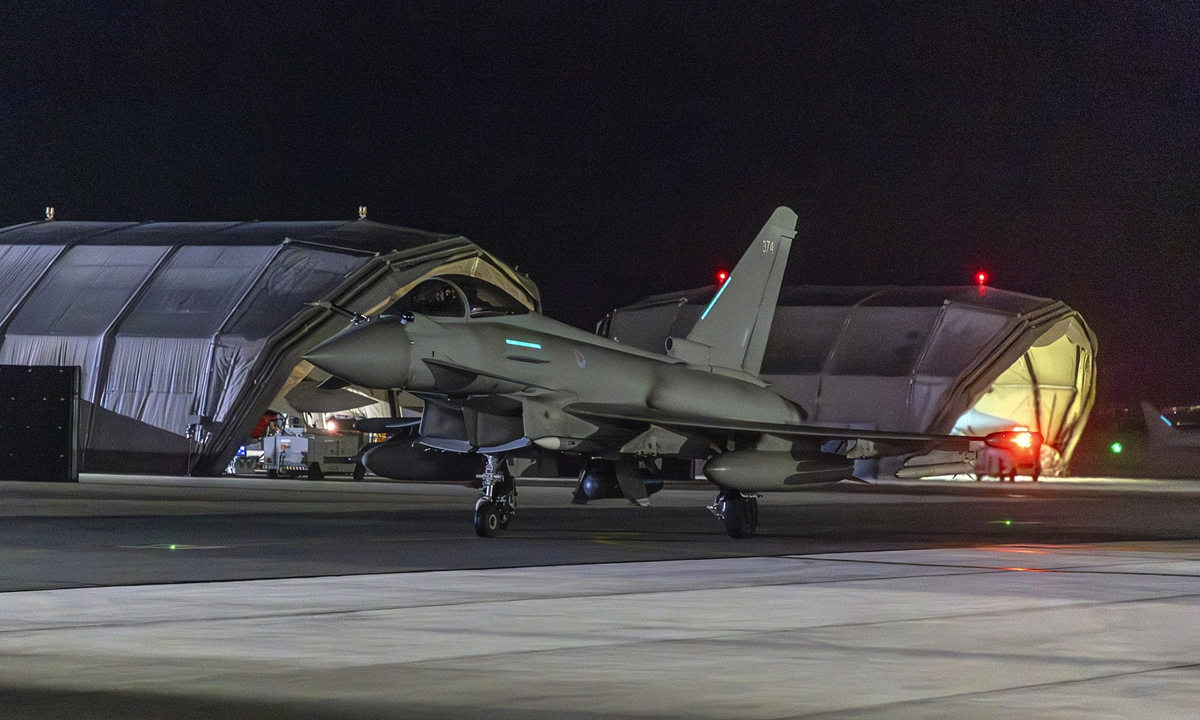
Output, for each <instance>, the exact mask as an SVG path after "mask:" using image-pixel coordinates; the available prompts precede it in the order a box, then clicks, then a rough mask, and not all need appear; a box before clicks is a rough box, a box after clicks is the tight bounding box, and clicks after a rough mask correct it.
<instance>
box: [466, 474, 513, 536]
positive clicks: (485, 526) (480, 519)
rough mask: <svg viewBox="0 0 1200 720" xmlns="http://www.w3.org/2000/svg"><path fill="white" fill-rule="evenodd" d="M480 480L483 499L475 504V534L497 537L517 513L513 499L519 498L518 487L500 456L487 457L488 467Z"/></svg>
mask: <svg viewBox="0 0 1200 720" xmlns="http://www.w3.org/2000/svg"><path fill="white" fill-rule="evenodd" d="M479 479H480V480H481V481H482V482H483V486H482V488H480V494H482V495H483V497H481V498H479V500H478V501H477V502H476V503H475V534H476V535H478V536H479V537H496V533H498V532H500V531H501V530H503V529H504V528H506V527H508V524H509V523H510V522H512V516H513V514H514V513H516V509H515V507H514V503H513V498H515V497H516V496H517V486H516V483H514V482H513V479H512V475H509V474H508V470H507V468H505V467H504V459H503V458H502V457H500V456H499V455H488V456H487V465H486V466H484V468H483V474H482V475H480V476H479Z"/></svg>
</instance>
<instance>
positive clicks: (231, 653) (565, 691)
mask: <svg viewBox="0 0 1200 720" xmlns="http://www.w3.org/2000/svg"><path fill="white" fill-rule="evenodd" d="M519 487H520V494H519V496H518V498H517V500H518V514H517V516H516V518H515V519H514V521H513V524H512V526H511V527H510V528H509V530H508V531H507V532H506V533H505V534H503V535H502V536H501V537H498V538H495V539H490V540H485V539H481V538H477V537H475V535H474V531H473V529H472V525H471V514H472V509H473V505H474V498H475V497H476V493H475V491H472V490H470V489H468V488H463V487H458V486H453V485H418V484H401V483H374V482H367V483H343V482H322V483H309V482H305V481H287V480H265V479H252V478H219V479H192V478H145V477H141V478H135V477H116V476H85V478H84V481H83V482H81V483H80V484H71V485H57V484H46V483H0V591H3V592H0V718H8V717H65V716H71V717H96V718H110V717H111V718H117V717H123V718H125V717H128V718H141V717H145V718H150V717H168V716H169V717H174V718H191V717H223V718H243V717H245V718H250V717H278V718H285V717H287V718H291V717H302V718H310V717H311V718H317V717H350V718H354V717H363V718H376V717H379V718H382V717H438V718H441V717H445V718H474V717H499V718H563V717H579V718H618V717H620V718H685V717H705V718H710V717H711V718H725V717H730V718H733V717H737V718H743V717H744V718H800V717H829V718H910V717H911V718H917V717H920V718H928V717H946V718H975V717H978V718H1001V717H1021V716H1026V717H1029V716H1032V717H1054V718H1076V717H1078V718H1085V717H1086V718H1096V717H1114V718H1115V717H1121V718H1126V717H1156V718H1170V717H1179V718H1195V717H1197V716H1198V715H1200V713H1197V710H1196V708H1197V707H1200V623H1197V622H1196V619H1197V618H1198V617H1200V482H1193V481H1101V480H1090V481H1089V480H1072V481H1050V482H1045V481H1044V482H1040V483H1037V484H1034V483H1029V482H1018V483H1015V484H1013V483H996V482H991V483H968V482H951V481H931V482H893V483H880V484H876V485H856V484H855V485H852V484H838V485H834V486H826V487H823V488H812V489H809V490H805V491H801V492H797V493H792V494H787V495H768V496H767V497H765V498H763V499H762V500H761V501H760V502H761V508H762V510H761V520H760V527H759V535H758V536H756V537H755V538H751V539H748V540H732V539H730V538H728V537H727V536H726V535H725V534H724V531H723V528H722V527H721V525H720V523H719V522H718V521H717V520H716V519H715V518H714V517H713V516H712V515H711V514H710V513H709V512H708V511H707V510H706V509H705V507H704V506H705V505H707V504H708V503H710V502H712V499H713V497H714V496H715V493H714V492H713V491H711V490H709V489H706V488H704V489H701V488H702V487H703V486H700V485H695V486H691V485H687V486H679V487H676V488H669V489H667V490H664V491H663V492H661V493H659V494H656V495H654V496H653V498H652V502H653V506H652V507H650V508H644V509H643V508H636V507H633V506H631V505H629V504H628V503H625V502H624V501H617V500H609V501H601V502H595V503H592V504H589V505H588V506H586V507H580V506H573V505H569V504H568V503H569V498H570V492H571V486H570V484H569V483H560V482H542V483H527V484H525V485H523V486H519Z"/></svg>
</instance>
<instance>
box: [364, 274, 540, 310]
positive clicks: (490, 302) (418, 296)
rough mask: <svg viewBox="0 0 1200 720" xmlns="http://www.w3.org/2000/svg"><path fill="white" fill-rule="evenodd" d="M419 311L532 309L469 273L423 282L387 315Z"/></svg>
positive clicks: (444, 276)
mask: <svg viewBox="0 0 1200 720" xmlns="http://www.w3.org/2000/svg"><path fill="white" fill-rule="evenodd" d="M406 312H411V313H419V314H421V315H427V316H429V317H441V318H463V317H471V318H485V317H499V316H503V315H524V314H525V313H528V312H529V308H527V307H525V306H524V305H522V304H521V303H520V302H519V301H518V300H517V299H516V298H514V297H512V296H511V295H509V294H508V293H506V292H504V291H503V290H501V289H500V288H498V287H496V286H495V285H492V284H491V283H489V282H485V281H483V280H480V279H479V278H475V277H471V276H469V275H443V276H441V277H435V278H430V279H428V280H425V281H423V282H421V283H419V284H418V285H417V286H416V287H414V288H413V289H412V290H411V291H410V292H409V293H408V294H407V295H405V296H404V297H402V298H400V299H399V300H397V301H396V302H395V303H394V304H393V305H392V306H391V307H390V308H388V309H387V310H385V311H384V312H383V315H402V314H404V313H406Z"/></svg>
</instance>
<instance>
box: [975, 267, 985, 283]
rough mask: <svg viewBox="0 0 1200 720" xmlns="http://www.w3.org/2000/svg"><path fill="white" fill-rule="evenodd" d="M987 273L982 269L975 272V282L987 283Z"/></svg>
mask: <svg viewBox="0 0 1200 720" xmlns="http://www.w3.org/2000/svg"><path fill="white" fill-rule="evenodd" d="M987 281H988V274H987V273H986V272H984V271H982V270H980V271H979V272H977V273H975V282H976V284H978V285H987Z"/></svg>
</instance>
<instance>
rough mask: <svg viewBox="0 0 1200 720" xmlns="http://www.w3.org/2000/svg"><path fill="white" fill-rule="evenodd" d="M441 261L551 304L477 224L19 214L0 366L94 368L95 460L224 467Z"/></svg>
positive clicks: (7, 246)
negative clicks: (324, 350)
mask: <svg viewBox="0 0 1200 720" xmlns="http://www.w3.org/2000/svg"><path fill="white" fill-rule="evenodd" d="M434 275H469V276H473V277H476V278H479V279H481V280H483V281H486V282H488V283H490V284H492V285H494V286H496V287H498V288H500V289H501V290H502V291H504V292H505V293H507V294H509V295H511V296H512V297H514V298H516V299H517V300H518V301H519V302H520V303H522V304H523V305H526V306H527V307H529V308H530V309H532V310H539V311H540V309H541V308H540V305H541V300H540V297H539V294H538V290H537V287H536V285H534V283H533V282H532V281H531V280H529V278H528V277H526V276H524V275H522V274H520V273H518V272H516V271H515V270H514V269H512V268H510V267H508V266H507V265H505V264H504V263H502V262H501V261H499V260H498V259H496V258H495V257H493V256H492V255H490V254H488V253H487V252H485V251H483V250H482V249H481V248H479V247H478V246H477V245H475V244H474V243H472V242H470V241H469V240H467V239H466V238H464V237H460V236H455V235H439V234H434V233H427V232H421V231H417V230H411V229H408V228H401V227H395V226H391V225H384V224H380V223H376V222H373V221H369V220H365V219H360V220H356V221H353V222H342V221H332V222H237V223H235V222H229V223H169V222H146V223H133V222H65V221H53V220H47V221H41V222H35V223H28V224H24V225H15V226H12V227H8V228H3V229H0V337H2V343H0V365H58V366H72V365H74V366H79V367H80V368H81V370H82V379H81V393H80V396H81V403H80V408H81V410H80V425H79V436H80V442H79V447H80V452H81V458H80V459H81V464H80V467H81V468H82V469H83V470H84V471H88V472H161V473H171V474H181V473H183V472H185V471H186V472H190V473H196V474H215V473H219V472H220V471H221V470H222V469H223V468H224V467H225V466H226V464H227V463H228V462H229V461H230V459H231V458H232V457H233V455H234V453H236V452H237V450H238V447H239V445H240V444H241V443H244V442H245V441H246V439H247V438H248V437H249V435H250V434H251V432H252V430H253V429H254V427H255V425H256V424H257V423H258V421H259V419H260V418H261V417H262V415H263V413H264V412H265V411H267V410H268V409H269V408H270V407H271V406H272V403H280V402H281V400H282V399H283V398H285V397H294V395H295V394H293V395H292V396H289V395H288V392H289V391H290V390H292V389H294V388H296V387H297V386H302V387H303V388H305V389H307V390H309V392H307V393H306V394H307V395H311V394H312V393H311V388H309V387H308V386H309V385H312V384H313V383H312V380H313V378H310V377H309V376H310V375H313V376H320V371H315V370H314V369H313V368H312V366H311V365H309V364H308V363H306V362H304V361H303V360H302V359H301V356H302V355H303V354H304V353H305V352H307V351H308V350H309V349H311V348H312V347H313V346H314V345H316V344H317V343H319V342H321V341H323V340H325V339H326V338H329V337H331V336H332V335H333V334H335V333H336V332H338V331H340V330H342V329H344V328H346V327H347V326H349V325H350V323H351V321H352V317H351V314H352V313H358V314H361V315H365V316H373V315H377V314H379V313H380V312H382V311H383V310H385V309H386V308H388V307H389V306H390V305H391V304H392V303H393V302H394V301H395V300H396V299H397V298H399V297H400V296H401V295H403V294H405V293H406V292H407V291H408V290H409V289H411V288H412V287H413V286H414V285H415V284H416V283H418V282H420V281H421V280H424V279H425V278H428V277H431V276H434ZM322 377H323V376H322ZM316 379H321V377H317V378H316Z"/></svg>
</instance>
